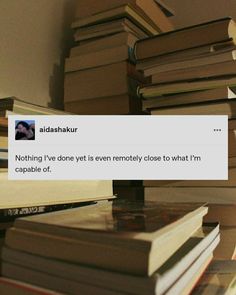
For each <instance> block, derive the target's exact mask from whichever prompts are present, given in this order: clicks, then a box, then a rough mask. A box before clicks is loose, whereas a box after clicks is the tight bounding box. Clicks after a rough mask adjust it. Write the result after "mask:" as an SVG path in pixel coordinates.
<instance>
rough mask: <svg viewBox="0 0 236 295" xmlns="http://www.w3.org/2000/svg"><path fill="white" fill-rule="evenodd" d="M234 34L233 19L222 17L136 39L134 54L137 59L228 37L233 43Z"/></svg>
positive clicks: (212, 42)
mask: <svg viewBox="0 0 236 295" xmlns="http://www.w3.org/2000/svg"><path fill="white" fill-rule="evenodd" d="M235 36H236V34H235V23H234V21H233V20H232V19H231V18H223V19H218V20H214V21H211V22H206V23H202V24H198V25H194V26H190V27H186V28H182V29H179V30H175V31H171V32H167V33H162V34H160V35H157V36H154V37H152V38H146V39H144V40H141V41H138V42H137V43H136V45H135V56H136V59H137V60H142V59H146V58H150V57H154V56H158V55H161V54H167V53H170V52H175V51H179V50H184V49H189V48H194V47H198V46H203V45H207V44H215V43H218V42H222V41H226V40H228V39H230V38H232V39H233V42H234V43H235Z"/></svg>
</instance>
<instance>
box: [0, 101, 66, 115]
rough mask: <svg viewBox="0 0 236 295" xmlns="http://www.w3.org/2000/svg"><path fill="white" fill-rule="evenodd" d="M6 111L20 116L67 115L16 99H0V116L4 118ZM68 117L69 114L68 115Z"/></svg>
mask: <svg viewBox="0 0 236 295" xmlns="http://www.w3.org/2000/svg"><path fill="white" fill-rule="evenodd" d="M7 111H11V112H13V113H15V114H20V115H67V114H68V113H66V112H63V111H61V110H56V109H51V108H48V107H43V106H39V105H36V104H33V103H29V102H26V101H23V100H21V99H19V98H16V97H7V98H0V116H6V114H7ZM68 115H69V114H68Z"/></svg>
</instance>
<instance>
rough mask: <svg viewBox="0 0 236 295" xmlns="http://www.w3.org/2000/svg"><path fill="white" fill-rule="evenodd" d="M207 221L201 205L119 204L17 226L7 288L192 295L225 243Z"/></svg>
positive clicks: (8, 255)
mask: <svg viewBox="0 0 236 295" xmlns="http://www.w3.org/2000/svg"><path fill="white" fill-rule="evenodd" d="M206 214H207V208H206V207H205V206H203V205H201V204H171V205H170V204H160V203H146V204H143V203H139V202H130V203H129V202H121V201H118V200H115V201H113V202H105V203H100V204H96V205H92V206H88V207H83V208H79V209H78V208H75V209H70V210H65V211H60V212H53V213H48V214H43V215H38V216H37V215H35V216H31V217H23V218H19V219H17V220H16V221H15V223H14V227H12V228H11V229H9V230H8V231H7V234H6V240H5V245H4V249H3V254H2V260H3V262H2V274H3V280H6V278H7V279H11V280H14V286H15V289H16V290H17V288H23V286H24V284H25V283H27V284H30V285H31V289H32V290H33V289H34V287H33V286H32V285H36V286H37V287H36V288H38V287H41V288H47V289H50V290H54V291H55V292H59V293H60V294H61V293H62V294H76V295H77V294H80V293H81V294H84V295H86V294H88V295H93V294H94V295H95V294H96V295H97V294H103V295H106V294H140V295H146V294H150V295H151V294H175V295H176V294H188V293H189V292H190V291H191V290H192V289H193V288H194V286H195V285H196V283H197V282H198V280H199V278H200V277H201V276H202V274H203V273H204V271H205V269H206V268H207V266H208V265H209V263H210V262H211V260H212V258H213V251H214V249H215V248H216V246H217V244H218V243H219V225H218V224H216V223H212V224H208V225H207V226H205V225H203V223H202V222H203V217H204V216H205V215H206ZM22 282H23V286H22ZM0 285H3V283H2V282H1V281H0ZM0 288H1V287H0ZM2 288H5V290H6V291H7V290H9V289H8V285H7V284H6V282H4V287H2ZM16 294H17V293H16ZM30 294H31V293H30ZM32 294H34V293H32ZM49 294H50V293H49Z"/></svg>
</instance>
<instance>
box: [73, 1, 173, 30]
mask: <svg viewBox="0 0 236 295" xmlns="http://www.w3.org/2000/svg"><path fill="white" fill-rule="evenodd" d="M128 3H130V4H131V5H132V6H136V7H138V8H139V9H141V10H142V11H143V12H144V13H145V14H146V15H147V16H148V17H149V18H150V20H151V21H152V22H153V23H154V24H155V25H156V26H157V27H158V28H160V30H161V31H163V32H166V31H170V30H172V29H173V25H172V24H171V22H170V20H169V19H168V18H167V17H166V16H165V14H164V13H163V11H162V10H161V9H160V7H159V6H158V4H157V3H156V2H155V1H154V0H112V1H110V0H103V1H96V0H95V1H94V0H80V1H79V5H78V8H77V10H76V17H77V18H85V17H87V16H90V15H94V14H97V13H99V12H102V11H106V10H108V9H112V8H116V7H119V6H121V5H125V4H128Z"/></svg>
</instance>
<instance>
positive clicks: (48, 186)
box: [0, 169, 113, 210]
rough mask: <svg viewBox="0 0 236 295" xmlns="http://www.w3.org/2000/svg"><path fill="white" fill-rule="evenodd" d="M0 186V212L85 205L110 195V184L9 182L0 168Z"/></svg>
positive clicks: (109, 182)
mask: <svg viewBox="0 0 236 295" xmlns="http://www.w3.org/2000/svg"><path fill="white" fill-rule="evenodd" d="M0 183H1V196H0V199H1V202H0V210H1V209H10V208H18V207H21V208H22V207H34V206H42V205H59V204H66V203H78V202H88V201H94V200H102V199H108V198H111V197H112V196H113V191H112V181H103V180H90V181H19V180H11V181H10V180H8V173H7V172H6V171H5V170H4V169H0Z"/></svg>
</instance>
